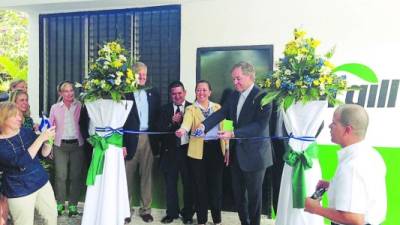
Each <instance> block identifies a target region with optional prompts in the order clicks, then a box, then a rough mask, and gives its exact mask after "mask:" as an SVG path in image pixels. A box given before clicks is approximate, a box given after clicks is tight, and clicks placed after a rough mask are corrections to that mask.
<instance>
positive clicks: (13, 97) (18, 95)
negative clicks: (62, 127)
mask: <svg viewBox="0 0 400 225" xmlns="http://www.w3.org/2000/svg"><path fill="white" fill-rule="evenodd" d="M10 102H13V103H15V105H16V106H17V108H18V109H19V111H21V113H22V115H23V123H22V126H23V127H26V128H29V129H32V130H36V129H37V125H35V124H34V123H33V119H32V118H31V116H30V113H31V112H30V110H29V97H28V93H27V92H26V91H24V90H15V91H12V92H11V94H10Z"/></svg>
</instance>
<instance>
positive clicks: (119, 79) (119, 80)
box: [115, 77, 121, 86]
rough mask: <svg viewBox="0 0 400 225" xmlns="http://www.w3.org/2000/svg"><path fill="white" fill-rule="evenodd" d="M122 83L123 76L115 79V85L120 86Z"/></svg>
mask: <svg viewBox="0 0 400 225" xmlns="http://www.w3.org/2000/svg"><path fill="white" fill-rule="evenodd" d="M120 84H121V77H117V79H115V85H117V86H119V85H120Z"/></svg>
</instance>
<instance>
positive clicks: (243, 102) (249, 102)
mask: <svg viewBox="0 0 400 225" xmlns="http://www.w3.org/2000/svg"><path fill="white" fill-rule="evenodd" d="M231 74H232V80H233V84H234V86H235V90H236V91H234V92H233V93H232V95H231V97H230V98H229V99H228V101H227V102H226V103H225V104H224V105H223V106H222V108H221V109H220V110H219V111H217V112H215V113H213V114H212V115H211V116H210V117H209V118H207V119H206V120H205V121H204V122H203V126H202V125H200V127H199V129H200V130H201V129H204V131H205V132H207V131H208V130H209V129H211V128H212V127H214V126H215V125H216V124H217V123H218V122H220V121H222V120H223V119H225V118H226V119H229V120H232V121H233V125H234V131H233V132H231V131H221V132H219V137H220V138H223V139H230V138H233V137H235V138H244V139H238V140H231V144H230V150H231V160H232V188H233V195H234V199H235V203H236V207H237V210H238V213H239V218H240V221H241V224H242V225H259V224H260V215H261V202H262V200H261V197H262V183H263V178H264V174H265V170H266V168H267V167H269V166H271V165H272V164H273V162H272V149H271V143H270V140H269V139H251V138H252V137H259V136H263V137H268V136H270V135H269V119H270V116H271V105H265V106H261V105H260V102H261V99H262V98H263V97H264V96H265V93H264V92H262V91H261V90H260V89H259V88H258V87H257V86H255V85H254V80H255V70H254V67H253V66H252V65H251V64H249V63H247V62H240V63H238V64H236V65H234V66H233V68H232V71H231ZM200 133H201V131H200ZM246 138H248V139H246Z"/></svg>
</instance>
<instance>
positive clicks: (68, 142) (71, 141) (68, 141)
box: [61, 139, 78, 144]
mask: <svg viewBox="0 0 400 225" xmlns="http://www.w3.org/2000/svg"><path fill="white" fill-rule="evenodd" d="M61 143H64V144H76V143H78V139H63V140H61Z"/></svg>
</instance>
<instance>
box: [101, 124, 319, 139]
mask: <svg viewBox="0 0 400 225" xmlns="http://www.w3.org/2000/svg"><path fill="white" fill-rule="evenodd" d="M96 132H106V134H105V135H103V137H109V136H111V135H113V134H114V133H118V134H121V135H123V134H147V135H159V134H175V132H157V131H134V130H124V129H123V128H122V127H120V128H112V127H96ZM191 136H192V137H204V136H202V135H195V134H194V135H191ZM210 138H211V139H219V137H218V136H214V137H210ZM230 139H231V140H263V139H275V140H288V139H295V140H299V141H309V142H313V141H315V140H316V138H315V137H313V136H294V135H293V133H290V134H289V136H286V137H282V136H258V137H241V138H240V137H236V138H230Z"/></svg>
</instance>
